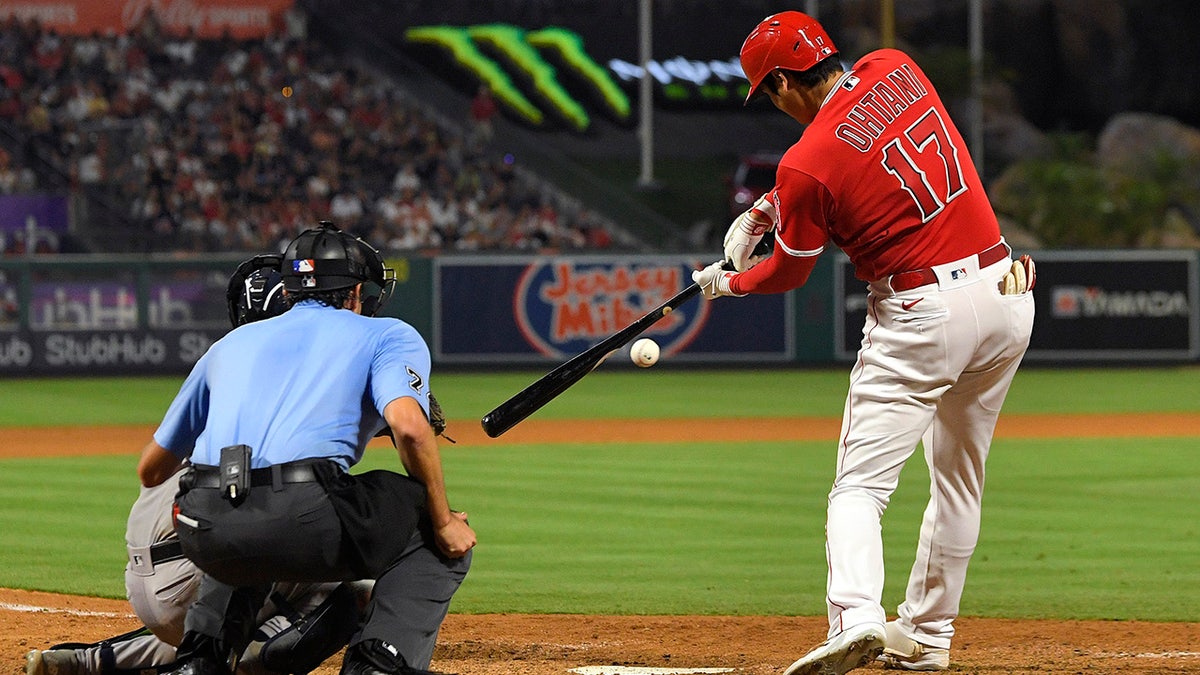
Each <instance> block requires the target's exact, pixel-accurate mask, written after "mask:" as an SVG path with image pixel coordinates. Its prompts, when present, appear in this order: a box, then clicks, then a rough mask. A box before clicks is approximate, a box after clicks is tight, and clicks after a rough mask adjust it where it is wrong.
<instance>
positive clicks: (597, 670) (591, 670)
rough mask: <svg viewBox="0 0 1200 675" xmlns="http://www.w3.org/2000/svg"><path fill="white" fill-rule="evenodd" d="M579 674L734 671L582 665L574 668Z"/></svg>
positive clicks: (673, 674) (726, 670)
mask: <svg viewBox="0 0 1200 675" xmlns="http://www.w3.org/2000/svg"><path fill="white" fill-rule="evenodd" d="M570 672H572V673H577V675H691V674H692V673H696V674H697V675H702V674H704V673H732V672H733V668H654V667H640V666H581V667H579V668H572V669H571V670H570Z"/></svg>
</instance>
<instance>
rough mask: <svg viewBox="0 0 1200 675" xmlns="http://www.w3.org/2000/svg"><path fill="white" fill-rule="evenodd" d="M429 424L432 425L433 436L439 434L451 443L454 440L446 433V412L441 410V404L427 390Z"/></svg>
mask: <svg viewBox="0 0 1200 675" xmlns="http://www.w3.org/2000/svg"><path fill="white" fill-rule="evenodd" d="M429 426H431V427H433V435H434V436H441V437H442V438H445V439H446V440H448V441H450V442H451V443H454V442H455V440H454V439H453V438H450V437H449V436H447V435H446V413H445V412H444V411H443V410H442V404H441V403H438V400H437V399H436V398H434V396H433V392H429Z"/></svg>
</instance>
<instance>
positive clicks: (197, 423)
mask: <svg viewBox="0 0 1200 675" xmlns="http://www.w3.org/2000/svg"><path fill="white" fill-rule="evenodd" d="M429 369H430V357H429V347H428V346H427V345H426V344H425V340H424V339H423V338H422V337H421V335H420V333H418V332H417V331H416V329H415V328H413V327H412V326H410V325H409V324H407V323H405V322H403V321H401V320H399V319H393V318H383V317H377V318H372V317H365V316H360V315H358V314H355V313H353V312H351V311H349V310H345V309H335V308H332V307H327V306H325V305H322V304H320V303H318V302H316V301H315V300H305V301H302V302H300V303H297V304H296V305H295V306H294V307H292V308H291V309H290V310H288V311H287V312H284V313H283V314H281V315H279V316H277V317H273V318H270V319H265V320H263V321H256V322H254V323H249V324H246V325H244V326H240V327H238V328H235V329H234V330H232V331H230V332H229V333H228V334H226V335H225V336H224V337H222V338H221V339H220V340H218V341H216V342H215V343H213V345H212V346H211V347H209V349H208V351H207V352H205V353H204V355H203V356H201V357H200V359H199V360H198V361H197V362H196V365H195V366H193V367H192V372H191V374H189V375H188V377H187V379H186V380H184V383H183V386H182V387H180V390H179V393H178V394H177V395H176V396H175V400H174V401H173V402H172V403H171V406H170V408H168V409H167V413H166V415H165V416H164V418H163V421H162V424H160V425H159V427H158V430H157V431H155V432H154V440H155V441H156V442H157V443H158V444H159V445H161V446H162V447H164V448H166V449H167V450H169V451H170V452H171V453H173V454H175V455H178V456H179V457H180V458H185V457H188V456H190V457H191V461H192V463H193V464H200V465H209V466H216V465H218V464H219V463H220V457H221V448H224V447H226V446H229V445H240V444H244V445H248V446H250V447H251V449H252V452H251V467H252V468H255V469H258V468H262V467H266V466H270V465H273V464H282V463H284V462H292V461H295V460H301V459H312V458H321V457H326V458H329V459H333V460H334V461H336V462H337V463H338V464H340V465H341V466H342V468H343V469H349V468H350V467H351V466H353V465H354V464H356V463H358V461H359V460H360V459H362V454H363V450H364V448H365V447H366V445H367V442H368V441H370V440H371V439H372V438H373V437H374V436H375V435H376V434H377V433H378V432H379V431H380V430H382V429H383V428H384V427H385V426H386V424H385V422H384V421H383V409H384V407H385V406H387V404H388V403H390V402H392V401H393V400H395V399H397V398H399V397H401V396H409V397H412V398H414V399H416V400H417V401H418V402H419V403H420V404H421V407H422V408H423V409H424V411H425V415H426V416H428V415H429V387H428V383H429ZM193 448H194V449H193Z"/></svg>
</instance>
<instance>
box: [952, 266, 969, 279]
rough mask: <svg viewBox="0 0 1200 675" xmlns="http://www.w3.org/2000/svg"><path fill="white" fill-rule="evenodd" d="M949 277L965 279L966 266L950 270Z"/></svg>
mask: <svg viewBox="0 0 1200 675" xmlns="http://www.w3.org/2000/svg"><path fill="white" fill-rule="evenodd" d="M950 278H951V279H966V278H967V268H965V267H960V268H958V269H956V270H950Z"/></svg>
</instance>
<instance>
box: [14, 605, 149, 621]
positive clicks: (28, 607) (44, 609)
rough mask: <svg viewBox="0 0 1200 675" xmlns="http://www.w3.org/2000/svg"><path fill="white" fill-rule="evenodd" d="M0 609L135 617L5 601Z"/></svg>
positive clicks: (117, 617)
mask: <svg viewBox="0 0 1200 675" xmlns="http://www.w3.org/2000/svg"><path fill="white" fill-rule="evenodd" d="M0 609H3V610H7V611H10V612H30V613H34V612H38V613H45V614H67V615H70V616H102V617H106V618H110V619H134V618H137V617H135V616H134V615H133V614H129V613H122V612H92V611H88V610H83V609H67V608H62V609H59V608H55V607H37V606H35V605H13V604H10V603H7V602H0Z"/></svg>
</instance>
